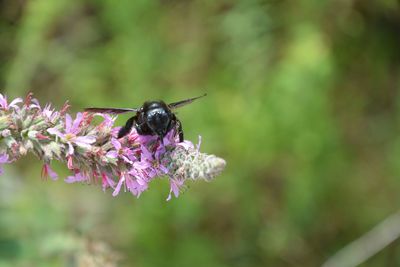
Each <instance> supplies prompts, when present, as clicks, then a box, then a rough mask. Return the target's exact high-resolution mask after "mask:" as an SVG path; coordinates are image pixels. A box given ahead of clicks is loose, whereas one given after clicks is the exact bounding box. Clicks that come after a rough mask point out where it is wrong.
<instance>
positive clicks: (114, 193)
mask: <svg viewBox="0 0 400 267" xmlns="http://www.w3.org/2000/svg"><path fill="white" fill-rule="evenodd" d="M124 181H125V176H124V175H121V178H120V179H119V181H118V184H117V186H116V187H115V190H114V192H113V193H112V195H113V197H115V196H117V195H118V194H119V191H120V190H121V186H122V183H123V182H124Z"/></svg>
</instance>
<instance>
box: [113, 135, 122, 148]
mask: <svg viewBox="0 0 400 267" xmlns="http://www.w3.org/2000/svg"><path fill="white" fill-rule="evenodd" d="M111 144H113V146H114V147H115V149H116V150H120V149H121V147H122V145H121V143H120V142H118V140H117V139H115V138H111Z"/></svg>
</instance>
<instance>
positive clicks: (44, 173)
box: [42, 163, 58, 180]
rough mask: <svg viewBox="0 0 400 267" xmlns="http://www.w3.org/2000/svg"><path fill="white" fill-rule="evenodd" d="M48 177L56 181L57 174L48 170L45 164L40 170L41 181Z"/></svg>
mask: <svg viewBox="0 0 400 267" xmlns="http://www.w3.org/2000/svg"><path fill="white" fill-rule="evenodd" d="M48 176H50V178H51V179H52V180H57V178H58V174H57V173H56V172H55V171H53V170H52V169H51V168H50V165H49V164H47V163H45V164H44V165H43V168H42V179H43V178H47V177H48Z"/></svg>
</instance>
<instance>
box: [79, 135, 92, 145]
mask: <svg viewBox="0 0 400 267" xmlns="http://www.w3.org/2000/svg"><path fill="white" fill-rule="evenodd" d="M74 142H75V143H76V144H77V145H79V144H93V143H94V142H96V137H94V136H77V137H76V138H75V140H74Z"/></svg>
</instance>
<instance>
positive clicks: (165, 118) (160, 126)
mask: <svg viewBox="0 0 400 267" xmlns="http://www.w3.org/2000/svg"><path fill="white" fill-rule="evenodd" d="M203 96H206V94H204V95H202V96H198V97H194V98H189V99H185V100H182V101H178V102H174V103H171V104H165V102H164V101H162V100H159V101H146V102H144V104H143V106H142V107H140V108H86V109H85V111H88V112H95V113H108V114H122V113H126V112H136V115H135V116H133V117H132V118H130V119H129V120H128V121H127V122H126V124H125V126H123V127H122V128H121V129H120V130H119V132H118V138H121V137H124V136H125V135H127V134H128V133H129V132H130V131H131V129H132V127H135V129H136V131H137V132H138V134H140V135H157V136H158V137H159V138H160V140H161V142H163V138H164V136H165V135H166V134H167V133H168V132H169V131H170V130H171V129H173V128H175V127H177V129H178V133H179V141H180V142H182V141H183V131H182V123H181V122H180V120H179V119H178V118H176V116H175V114H174V113H173V112H172V111H173V110H174V109H176V108H179V107H182V106H184V105H187V104H190V103H192V102H193V101H194V100H196V99H198V98H200V97H203Z"/></svg>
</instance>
